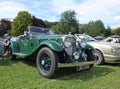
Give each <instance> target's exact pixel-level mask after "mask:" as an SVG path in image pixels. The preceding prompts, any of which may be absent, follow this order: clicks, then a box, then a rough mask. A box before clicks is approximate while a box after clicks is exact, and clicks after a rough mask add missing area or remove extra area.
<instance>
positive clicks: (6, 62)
mask: <svg viewBox="0 0 120 89" xmlns="http://www.w3.org/2000/svg"><path fill="white" fill-rule="evenodd" d="M19 62H22V63H25V64H28V65H29V66H33V67H36V64H35V61H33V60H29V59H25V58H16V59H15V60H10V59H8V58H5V59H4V60H3V59H2V58H0V66H10V65H12V64H16V63H19Z"/></svg>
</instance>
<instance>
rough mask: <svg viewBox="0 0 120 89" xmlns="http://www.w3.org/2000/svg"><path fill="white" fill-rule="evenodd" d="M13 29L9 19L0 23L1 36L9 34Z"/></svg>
mask: <svg viewBox="0 0 120 89" xmlns="http://www.w3.org/2000/svg"><path fill="white" fill-rule="evenodd" d="M10 29H11V21H9V20H8V19H1V21H0V36H3V35H4V34H6V33H9V31H10Z"/></svg>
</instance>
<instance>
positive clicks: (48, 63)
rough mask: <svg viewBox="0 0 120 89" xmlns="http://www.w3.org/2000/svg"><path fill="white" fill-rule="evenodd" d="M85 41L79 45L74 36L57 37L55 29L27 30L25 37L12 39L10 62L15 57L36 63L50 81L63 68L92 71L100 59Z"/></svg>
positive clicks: (39, 28) (29, 28) (31, 27)
mask: <svg viewBox="0 0 120 89" xmlns="http://www.w3.org/2000/svg"><path fill="white" fill-rule="evenodd" d="M93 50H94V48H93V47H92V46H91V45H88V44H87V43H86V41H85V39H81V40H79V41H76V37H75V36H74V35H72V34H68V35H55V34H54V33H53V30H52V29H49V28H41V27H35V26H28V30H27V31H26V32H25V33H24V35H20V36H18V37H12V38H11V48H10V52H9V53H10V58H11V59H15V58H16V56H21V57H24V58H32V59H35V60H36V65H37V68H38V71H39V73H40V74H41V75H42V76H44V77H46V78H51V77H53V76H54V74H55V73H56V72H57V70H58V68H60V67H75V68H76V69H77V70H89V69H91V68H92V67H93V64H94V63H95V62H96V60H97V57H96V56H94V55H93Z"/></svg>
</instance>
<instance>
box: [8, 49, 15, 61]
mask: <svg viewBox="0 0 120 89" xmlns="http://www.w3.org/2000/svg"><path fill="white" fill-rule="evenodd" d="M8 57H9V59H11V60H15V59H16V55H13V53H12V48H11V47H9V49H8Z"/></svg>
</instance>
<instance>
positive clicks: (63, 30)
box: [53, 10, 79, 34]
mask: <svg viewBox="0 0 120 89" xmlns="http://www.w3.org/2000/svg"><path fill="white" fill-rule="evenodd" d="M75 14H76V13H75V11H72V10H68V11H65V12H63V13H62V15H61V16H62V18H61V20H60V22H58V23H57V25H56V26H54V27H53V28H54V29H55V32H56V33H58V34H67V33H69V32H71V33H73V34H74V33H77V32H78V31H79V24H78V21H77V19H76V17H75Z"/></svg>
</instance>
